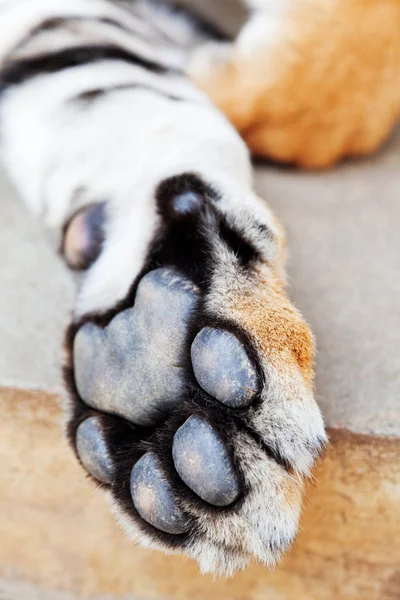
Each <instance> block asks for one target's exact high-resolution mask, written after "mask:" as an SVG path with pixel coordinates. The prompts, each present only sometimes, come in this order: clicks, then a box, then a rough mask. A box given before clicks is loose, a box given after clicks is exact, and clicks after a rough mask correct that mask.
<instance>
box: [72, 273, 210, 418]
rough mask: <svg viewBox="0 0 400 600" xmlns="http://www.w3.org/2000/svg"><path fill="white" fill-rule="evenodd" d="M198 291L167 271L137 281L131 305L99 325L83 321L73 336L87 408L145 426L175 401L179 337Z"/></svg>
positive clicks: (180, 365)
mask: <svg viewBox="0 0 400 600" xmlns="http://www.w3.org/2000/svg"><path fill="white" fill-rule="evenodd" d="M198 296H199V291H198V288H197V287H196V286H195V285H194V284H193V283H192V282H190V281H188V280H187V279H185V278H184V277H182V276H181V275H179V274H178V273H177V272H176V271H174V270H173V269H167V268H165V269H156V270H154V271H151V272H150V273H148V274H147V275H145V276H144V277H143V279H142V280H141V282H140V284H139V286H138V289H137V294H136V300H135V305H134V306H133V307H132V308H129V309H127V310H125V311H123V312H121V313H119V314H118V315H117V316H116V317H114V319H113V320H112V321H111V322H110V323H109V325H107V326H106V327H105V328H103V329H102V328H100V327H97V326H96V325H94V324H92V323H86V324H85V325H83V326H82V327H81V329H80V330H79V331H78V333H77V335H76V336H75V340H74V347H73V357H74V371H75V381H76V385H77V388H78V391H79V394H80V396H81V398H82V400H84V402H86V403H87V404H88V405H89V406H92V407H93V408H97V409H99V410H102V411H104V412H108V413H112V414H116V415H119V416H121V417H123V418H125V419H128V420H130V421H132V422H133V423H136V424H138V425H143V426H150V425H154V424H155V423H157V422H158V421H159V420H160V419H162V418H163V416H164V415H165V413H166V412H167V411H169V410H171V408H174V407H175V406H177V404H179V403H180V402H181V399H182V395H183V393H184V391H185V386H186V383H185V378H184V361H185V336H186V331H187V326H188V322H189V319H190V317H191V314H192V311H193V310H194V309H195V307H196V306H197V302H198Z"/></svg>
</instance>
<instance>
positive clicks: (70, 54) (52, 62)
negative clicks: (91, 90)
mask: <svg viewBox="0 0 400 600" xmlns="http://www.w3.org/2000/svg"><path fill="white" fill-rule="evenodd" d="M102 60H121V61H124V62H127V63H130V64H134V65H137V66H140V67H143V68H144V69H147V70H149V71H152V72H153V73H160V74H162V73H168V72H172V73H179V71H177V70H174V69H169V68H168V67H166V66H165V65H162V64H160V63H157V62H155V61H153V60H150V59H148V58H145V57H144V56H141V55H140V54H136V53H134V52H132V51H129V50H125V49H123V48H119V47H118V46H101V45H90V46H76V47H74V48H66V49H64V50H59V51H57V52H53V53H51V54H41V55H40V56H35V57H33V58H25V59H18V60H14V61H10V62H9V63H8V64H7V65H6V67H5V68H4V70H3V72H2V74H1V76H0V93H1V92H3V91H4V90H5V89H6V88H7V87H9V86H11V85H16V84H20V83H23V82H25V81H27V80H29V79H32V78H33V77H36V76H38V75H43V74H49V73H56V72H57V71H61V70H63V69H69V68H71V67H78V66H80V65H85V64H89V63H93V62H99V61H102Z"/></svg>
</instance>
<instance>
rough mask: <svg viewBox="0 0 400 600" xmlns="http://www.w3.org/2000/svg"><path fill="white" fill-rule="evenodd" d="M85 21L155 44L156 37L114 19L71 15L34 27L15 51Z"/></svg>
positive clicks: (51, 19) (49, 20) (46, 20)
mask: <svg viewBox="0 0 400 600" xmlns="http://www.w3.org/2000/svg"><path fill="white" fill-rule="evenodd" d="M85 21H88V22H93V23H101V24H103V25H110V26H111V27H116V28H117V29H120V30H121V31H123V32H124V33H126V34H128V35H131V36H135V37H137V38H140V39H142V40H145V41H147V42H154V36H151V35H149V36H146V35H145V34H144V33H143V32H142V31H137V30H136V29H131V28H130V27H127V26H126V25H125V24H124V23H121V22H120V21H117V20H115V19H112V18H111V17H96V16H93V15H88V16H85V15H69V16H65V17H50V18H48V19H45V20H44V21H42V22H41V23H39V25H36V26H35V27H33V28H32V29H31V30H30V31H29V33H28V34H27V35H26V37H25V38H24V39H23V40H22V41H21V42H19V44H18V45H17V46H16V47H15V49H16V50H17V49H20V48H23V46H24V45H25V44H27V43H28V42H29V41H31V39H32V38H34V37H36V36H38V35H40V34H41V33H45V32H46V31H53V30H55V29H59V28H61V27H64V26H65V25H67V24H69V23H74V22H78V23H79V22H85Z"/></svg>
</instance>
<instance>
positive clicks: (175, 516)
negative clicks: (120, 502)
mask: <svg viewBox="0 0 400 600" xmlns="http://www.w3.org/2000/svg"><path fill="white" fill-rule="evenodd" d="M131 495H132V500H133V504H134V506H135V508H136V510H137V511H138V513H139V515H140V516H141V517H142V519H144V520H145V521H147V523H150V525H153V527H156V528H157V529H160V530H161V531H165V532H166V533H172V534H175V535H176V534H180V533H185V532H186V531H188V530H189V518H188V516H187V515H186V514H185V513H184V512H183V511H182V510H181V509H180V508H179V506H178V503H177V500H176V497H175V496H174V493H173V491H172V489H171V487H170V485H169V483H168V481H167V479H166V477H165V476H164V474H163V472H162V470H161V467H160V464H159V462H158V459H157V458H156V456H155V455H154V454H153V453H152V452H147V454H145V455H144V456H142V458H141V459H140V460H139V461H138V462H137V463H136V465H135V466H134V467H133V469H132V473H131Z"/></svg>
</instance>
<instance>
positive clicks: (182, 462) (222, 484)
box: [172, 415, 241, 506]
mask: <svg viewBox="0 0 400 600" xmlns="http://www.w3.org/2000/svg"><path fill="white" fill-rule="evenodd" d="M172 456H173V460H174V465H175V468H176V470H177V472H178V474H179V476H180V477H181V479H182V480H183V481H184V482H185V483H186V485H187V486H188V487H189V488H190V489H191V490H193V492H195V494H197V495H198V496H200V498H202V499H203V500H205V501H206V502H209V503H210V504H214V505H215V506H228V505H229V504H232V502H234V501H235V500H237V498H238V497H239V495H240V492H241V489H240V484H239V480H238V477H237V475H236V473H235V471H234V468H233V465H232V461H231V458H230V456H229V453H228V451H227V449H226V447H225V444H224V442H223V441H222V439H221V437H220V436H219V435H218V433H217V432H216V431H215V430H214V429H213V428H212V427H211V425H209V424H208V423H207V422H206V421H205V420H204V419H202V418H201V417H199V416H197V415H193V416H192V417H190V418H189V419H188V420H187V421H186V422H185V423H184V424H183V425H182V426H181V427H180V428H179V429H178V431H177V432H176V434H175V437H174V442H173V447H172Z"/></svg>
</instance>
